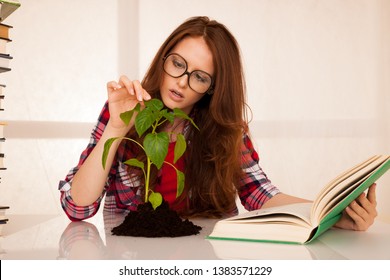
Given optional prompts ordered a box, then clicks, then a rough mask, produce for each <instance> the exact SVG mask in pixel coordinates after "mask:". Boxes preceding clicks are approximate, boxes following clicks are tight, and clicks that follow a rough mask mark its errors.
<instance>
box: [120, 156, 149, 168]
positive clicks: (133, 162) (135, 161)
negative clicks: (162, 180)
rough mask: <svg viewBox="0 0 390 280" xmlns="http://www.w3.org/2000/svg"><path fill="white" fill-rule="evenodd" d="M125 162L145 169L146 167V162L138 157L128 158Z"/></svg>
mask: <svg viewBox="0 0 390 280" xmlns="http://www.w3.org/2000/svg"><path fill="white" fill-rule="evenodd" d="M124 164H127V165H130V166H134V167H138V168H141V169H142V170H144V167H145V164H144V163H143V162H142V161H139V160H138V159H136V158H131V159H128V160H126V161H125V162H124Z"/></svg>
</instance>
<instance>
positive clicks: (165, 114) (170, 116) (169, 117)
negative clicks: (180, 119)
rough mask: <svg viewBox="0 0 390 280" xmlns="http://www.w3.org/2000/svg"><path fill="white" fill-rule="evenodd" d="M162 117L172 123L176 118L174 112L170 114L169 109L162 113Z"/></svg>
mask: <svg viewBox="0 0 390 280" xmlns="http://www.w3.org/2000/svg"><path fill="white" fill-rule="evenodd" d="M160 117H161V118H165V119H167V120H168V121H169V122H170V123H173V121H174V120H175V116H174V114H173V113H172V112H168V110H167V109H164V110H162V111H161V112H160Z"/></svg>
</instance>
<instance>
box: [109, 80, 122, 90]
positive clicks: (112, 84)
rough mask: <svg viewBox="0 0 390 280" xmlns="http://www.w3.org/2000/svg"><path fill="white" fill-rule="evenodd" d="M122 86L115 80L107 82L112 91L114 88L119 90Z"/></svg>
mask: <svg viewBox="0 0 390 280" xmlns="http://www.w3.org/2000/svg"><path fill="white" fill-rule="evenodd" d="M120 88H121V86H120V85H119V84H118V83H117V82H115V81H111V82H108V83H107V89H108V90H110V91H112V90H117V89H120Z"/></svg>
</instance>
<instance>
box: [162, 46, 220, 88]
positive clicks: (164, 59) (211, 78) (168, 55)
mask: <svg viewBox="0 0 390 280" xmlns="http://www.w3.org/2000/svg"><path fill="white" fill-rule="evenodd" d="M171 55H177V56H178V57H180V58H181V59H183V61H184V62H185V64H186V69H185V70H184V73H183V74H181V75H179V76H173V75H171V74H169V73H168V72H167V71H166V70H165V67H164V65H165V61H166V60H167V58H168V57H170V56H171ZM163 70H164V72H165V73H166V74H167V75H169V76H171V77H172V78H180V77H183V76H184V75H187V83H188V86H189V87H190V88H191V89H192V90H193V91H195V92H196V93H199V94H206V93H207V94H209V95H212V94H213V93H214V92H213V89H214V79H213V77H212V76H211V75H210V74H209V73H207V72H205V71H203V70H193V71H191V72H188V63H187V60H185V59H184V57H182V56H181V55H180V54H178V53H169V54H167V55H166V56H164V57H163ZM194 72H202V73H204V74H206V75H207V76H209V77H210V80H211V83H210V86H209V88H208V89H207V90H206V91H205V92H198V91H196V90H194V89H193V88H192V87H191V84H190V77H191V75H192V73H194Z"/></svg>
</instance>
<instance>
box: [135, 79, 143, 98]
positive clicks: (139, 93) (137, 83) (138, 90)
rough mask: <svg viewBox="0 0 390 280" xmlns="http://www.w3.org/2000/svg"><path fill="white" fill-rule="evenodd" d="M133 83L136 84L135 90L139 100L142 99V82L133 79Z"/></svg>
mask: <svg viewBox="0 0 390 280" xmlns="http://www.w3.org/2000/svg"><path fill="white" fill-rule="evenodd" d="M133 85H134V90H135V94H136V96H137V99H138V101H142V100H143V94H144V93H143V92H144V89H143V88H142V85H141V83H140V82H139V81H137V80H135V81H133Z"/></svg>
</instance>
